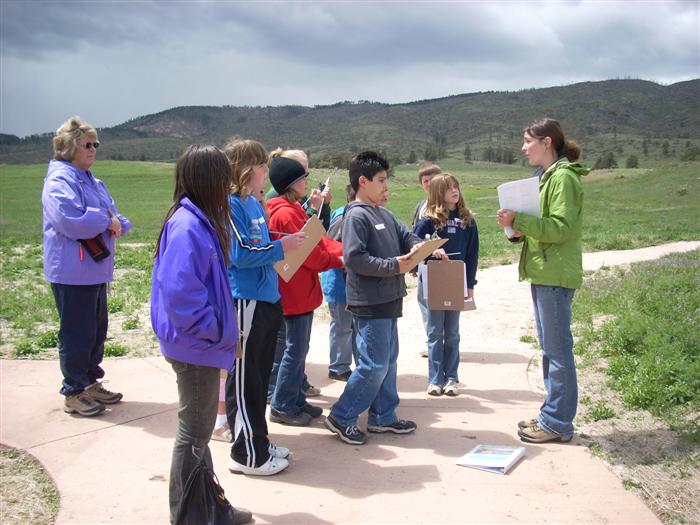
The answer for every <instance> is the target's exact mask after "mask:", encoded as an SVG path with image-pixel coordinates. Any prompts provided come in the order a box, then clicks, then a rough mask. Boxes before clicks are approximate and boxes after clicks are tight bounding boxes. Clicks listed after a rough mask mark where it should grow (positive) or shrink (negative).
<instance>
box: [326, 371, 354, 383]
mask: <svg viewBox="0 0 700 525" xmlns="http://www.w3.org/2000/svg"><path fill="white" fill-rule="evenodd" d="M351 374H352V371H351V370H348V371H347V372H333V371H332V370H331V371H329V372H328V379H335V380H336V381H344V382H346V383H347V381H348V379H350V375H351Z"/></svg>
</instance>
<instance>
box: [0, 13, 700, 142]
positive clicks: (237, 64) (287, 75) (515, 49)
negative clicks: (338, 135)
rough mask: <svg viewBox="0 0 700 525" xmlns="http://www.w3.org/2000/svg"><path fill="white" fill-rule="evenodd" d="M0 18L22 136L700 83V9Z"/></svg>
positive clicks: (8, 127)
mask: <svg viewBox="0 0 700 525" xmlns="http://www.w3.org/2000/svg"><path fill="white" fill-rule="evenodd" d="M0 9H1V12H0V14H1V15H2V16H1V17H0V20H1V22H0V23H1V24H2V27H1V30H0V45H1V48H0V49H1V52H2V60H1V61H0V67H1V68H2V71H1V73H2V75H1V76H2V79H1V80H0V82H1V84H0V85H1V87H2V96H1V97H0V110H1V111H0V116H1V118H0V128H1V129H0V132H9V133H17V134H20V135H22V134H27V133H33V132H41V131H46V130H47V129H53V128H55V127H56V125H57V124H58V123H59V122H60V121H61V120H62V119H63V118H65V117H66V116H67V115H69V114H73V113H79V114H83V116H85V117H86V118H88V117H89V119H90V120H92V122H93V123H94V124H95V125H99V126H104V125H113V124H117V123H119V122H122V121H124V120H126V119H128V118H132V117H135V116H138V115H141V114H145V113H151V112H156V111H161V110H163V109H166V108H168V107H173V106H176V105H190V104H212V105H222V104H232V105H244V104H249V105H279V104H305V105H313V104H328V103H333V102H337V101H339V100H358V99H367V100H376V101H383V102H401V101H410V100H418V99H425V98H434V97H441V96H446V95H451V94H457V93H466V92H473V91H485V90H515V89H523V88H529V87H543V86H551V85H560V84H568V83H572V82H578V81H583V80H601V79H606V78H615V77H635V78H644V79H649V80H655V81H658V82H663V83H670V82H676V81H679V80H685V79H689V78H696V77H698V76H700V65H699V61H700V36H699V31H698V27H699V26H700V19H699V14H698V2H697V1H688V2H682V1H677V2H659V1H657V2H649V1H636V2H635V1H633V2H622V1H619V2H617V1H608V2H605V1H595V2H518V1H502V2H360V1H352V2H222V1H177V2H176V1H167V2H155V1H154V2H142V1H126V0H124V1H119V2H114V1H103V2H97V1H72V2H52V1H42V2H37V1H32V0H29V1H18V0H3V1H2V2H1V3H0ZM64 86H70V87H71V88H72V89H65V88H64ZM75 86H77V88H76V87H75ZM86 94H87V95H89V96H86Z"/></svg>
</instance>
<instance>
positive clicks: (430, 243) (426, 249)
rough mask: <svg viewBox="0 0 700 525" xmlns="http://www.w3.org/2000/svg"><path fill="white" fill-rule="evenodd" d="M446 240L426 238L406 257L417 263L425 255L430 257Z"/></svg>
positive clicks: (424, 257)
mask: <svg viewBox="0 0 700 525" xmlns="http://www.w3.org/2000/svg"><path fill="white" fill-rule="evenodd" d="M446 242H447V239H428V240H427V241H423V242H422V243H421V244H419V245H418V248H416V251H415V252H413V253H411V255H409V257H408V258H409V259H410V260H412V261H414V262H415V263H416V264H418V263H419V262H421V261H423V260H424V259H426V258H427V257H430V255H431V254H432V253H433V252H434V251H435V250H437V249H438V248H440V247H441V246H442V245H443V244H445V243H446Z"/></svg>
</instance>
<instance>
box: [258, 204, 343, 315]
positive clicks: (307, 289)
mask: <svg viewBox="0 0 700 525" xmlns="http://www.w3.org/2000/svg"><path fill="white" fill-rule="evenodd" d="M267 210H268V212H269V214H270V221H269V223H270V230H272V231H278V232H285V233H296V232H298V231H300V230H301V228H302V227H303V226H304V224H306V221H307V219H308V218H309V217H308V216H307V215H306V212H305V211H304V209H303V208H302V207H301V205H300V204H299V203H298V202H295V203H293V204H292V203H291V202H289V201H288V200H287V199H285V198H284V197H275V198H274V199H270V200H269V201H267ZM271 237H272V238H273V239H275V238H277V239H279V238H280V236H279V235H274V234H273V235H271ZM342 255H343V245H342V244H340V243H339V242H338V241H334V240H333V239H330V238H328V237H323V238H321V241H320V242H319V243H318V244H317V245H316V247H315V248H314V249H313V250H312V251H311V253H310V254H309V256H308V257H307V258H306V260H305V261H304V264H302V265H301V267H300V268H299V269H298V270H297V272H296V273H295V274H294V276H293V277H292V278H291V279H290V280H289V282H288V283H285V282H284V280H283V279H282V278H278V279H279V285H280V295H281V296H282V311H283V312H284V315H299V314H306V313H309V312H312V311H313V310H315V309H316V308H318V307H319V306H320V305H321V303H322V302H323V293H322V292H321V283H320V281H319V279H318V272H325V271H326V270H331V269H333V268H340V267H342V266H343V261H342V259H341V256H342Z"/></svg>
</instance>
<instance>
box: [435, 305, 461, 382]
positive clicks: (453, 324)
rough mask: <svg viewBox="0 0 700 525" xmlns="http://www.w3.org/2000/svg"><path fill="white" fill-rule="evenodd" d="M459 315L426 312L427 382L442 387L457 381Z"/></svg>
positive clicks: (453, 312)
mask: <svg viewBox="0 0 700 525" xmlns="http://www.w3.org/2000/svg"><path fill="white" fill-rule="evenodd" d="M459 314H460V312H455V311H450V310H447V311H443V310H428V382H429V383H430V384H431V385H440V386H442V385H444V384H445V383H446V382H447V380H448V379H454V380H455V381H459V376H458V374H457V370H458V368H459Z"/></svg>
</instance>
